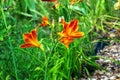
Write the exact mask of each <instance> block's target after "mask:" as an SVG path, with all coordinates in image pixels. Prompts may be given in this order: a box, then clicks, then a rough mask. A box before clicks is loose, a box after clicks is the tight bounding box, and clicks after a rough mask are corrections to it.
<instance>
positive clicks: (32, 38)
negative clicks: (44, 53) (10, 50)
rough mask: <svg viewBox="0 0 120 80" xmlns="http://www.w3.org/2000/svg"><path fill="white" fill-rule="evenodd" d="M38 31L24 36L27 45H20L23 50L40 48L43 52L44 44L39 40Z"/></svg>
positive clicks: (34, 30) (35, 30)
mask: <svg viewBox="0 0 120 80" xmlns="http://www.w3.org/2000/svg"><path fill="white" fill-rule="evenodd" d="M36 32H37V29H36V28H35V29H33V30H32V31H31V32H30V33H26V34H23V38H24V42H25V44H22V45H20V47H21V48H27V47H39V48H41V49H42V50H43V48H42V44H40V43H39V42H38V40H37V33H36Z"/></svg>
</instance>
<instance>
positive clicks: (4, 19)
mask: <svg viewBox="0 0 120 80" xmlns="http://www.w3.org/2000/svg"><path fill="white" fill-rule="evenodd" d="M1 12H2V16H3V21H4V24H5V27H6V29H7V22H6V17H5V14H4V11H3V8H1Z"/></svg>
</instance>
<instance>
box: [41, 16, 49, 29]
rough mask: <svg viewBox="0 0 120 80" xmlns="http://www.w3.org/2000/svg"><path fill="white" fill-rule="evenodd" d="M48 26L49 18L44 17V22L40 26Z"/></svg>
mask: <svg viewBox="0 0 120 80" xmlns="http://www.w3.org/2000/svg"><path fill="white" fill-rule="evenodd" d="M47 25H49V21H48V17H46V16H44V17H42V22H41V24H40V26H43V27H44V26H47Z"/></svg>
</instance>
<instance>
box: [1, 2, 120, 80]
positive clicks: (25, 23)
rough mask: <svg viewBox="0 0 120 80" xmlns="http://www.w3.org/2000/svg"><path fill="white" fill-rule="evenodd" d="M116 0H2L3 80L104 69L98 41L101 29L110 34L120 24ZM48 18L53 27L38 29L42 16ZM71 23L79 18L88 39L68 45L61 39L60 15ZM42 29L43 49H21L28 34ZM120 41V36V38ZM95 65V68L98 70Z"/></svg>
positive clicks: (57, 78)
mask: <svg viewBox="0 0 120 80" xmlns="http://www.w3.org/2000/svg"><path fill="white" fill-rule="evenodd" d="M114 3H115V1H110V0H83V2H78V3H75V4H73V5H72V6H71V5H70V0H58V4H59V5H58V8H56V9H54V8H53V6H54V2H42V1H41V0H1V2H0V46H1V47H0V65H1V66H0V80H10V79H11V80H72V79H73V78H75V79H79V78H81V77H83V76H84V74H87V76H90V75H91V72H93V71H94V70H95V69H103V68H102V67H100V66H99V65H98V64H97V63H96V62H95V60H96V59H97V58H96V57H95V54H94V41H95V40H98V39H97V38H96V36H97V35H99V34H98V31H99V30H102V31H103V32H107V31H106V28H108V26H109V24H105V23H106V22H109V23H111V22H114V23H116V25H114V24H111V25H110V26H111V28H113V27H114V28H120V19H119V17H120V15H119V13H120V10H118V11H114ZM43 16H48V18H49V22H50V23H52V20H53V19H54V20H55V24H54V28H53V27H52V25H48V26H46V27H39V26H38V25H39V24H40V23H41V20H42V17H43ZM62 16H63V17H64V19H65V21H67V22H70V21H71V20H73V19H74V18H76V19H78V20H79V29H80V31H82V32H84V34H85V35H84V37H82V38H80V39H75V41H74V42H73V43H71V44H70V45H69V49H66V47H65V46H64V45H63V44H62V43H60V41H59V35H58V32H60V31H61V30H62V28H63V27H62V25H61V23H59V17H62ZM35 27H38V32H37V34H38V39H39V40H40V42H41V43H42V44H43V45H44V49H45V51H41V50H40V49H38V48H27V49H21V48H20V47H19V46H20V44H22V43H24V42H23V41H24V40H23V36H22V35H23V34H24V33H28V32H30V31H31V30H32V29H34V28H35ZM118 41H119V40H118ZM93 67H94V69H93Z"/></svg>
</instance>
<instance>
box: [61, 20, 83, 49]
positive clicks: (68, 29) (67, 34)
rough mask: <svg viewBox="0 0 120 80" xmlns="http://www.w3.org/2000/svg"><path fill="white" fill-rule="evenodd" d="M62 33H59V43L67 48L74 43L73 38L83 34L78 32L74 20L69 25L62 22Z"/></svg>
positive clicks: (76, 21)
mask: <svg viewBox="0 0 120 80" xmlns="http://www.w3.org/2000/svg"><path fill="white" fill-rule="evenodd" d="M62 24H63V31H62V32H60V33H59V35H60V37H61V42H62V43H63V44H64V45H65V46H66V48H68V46H69V44H70V43H71V42H73V41H74V38H80V37H82V36H83V35H84V32H79V31H78V27H79V26H78V20H77V19H74V20H72V21H71V22H70V23H69V24H68V23H67V22H65V21H63V22H62Z"/></svg>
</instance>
